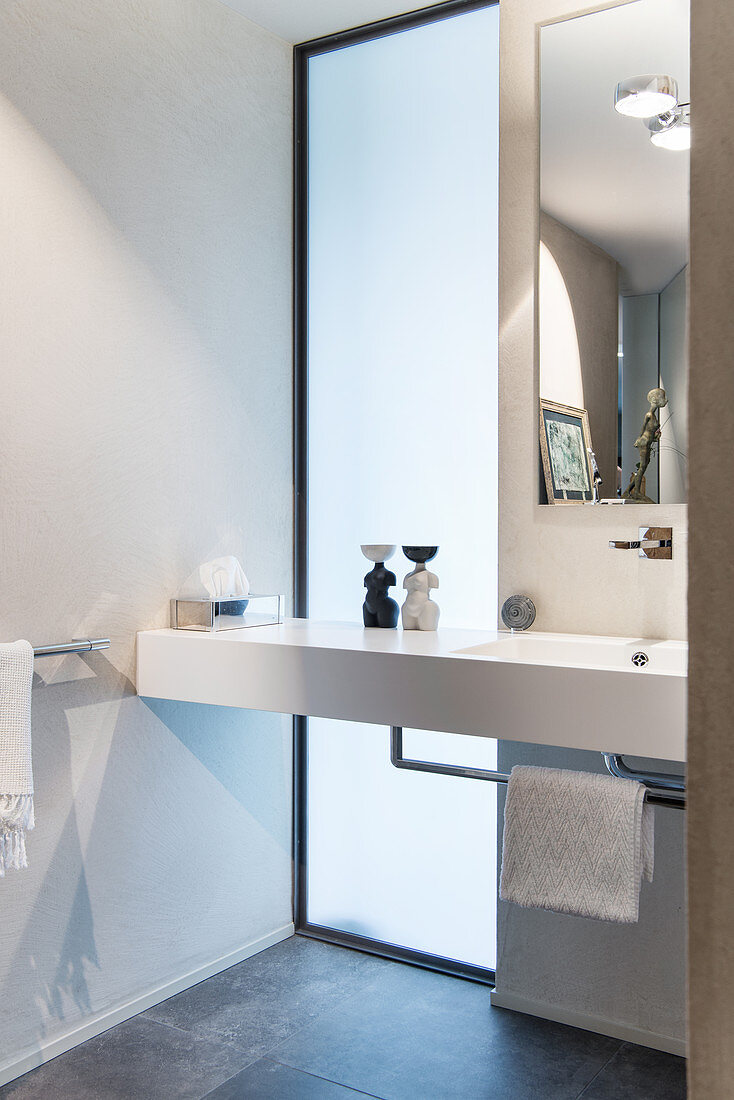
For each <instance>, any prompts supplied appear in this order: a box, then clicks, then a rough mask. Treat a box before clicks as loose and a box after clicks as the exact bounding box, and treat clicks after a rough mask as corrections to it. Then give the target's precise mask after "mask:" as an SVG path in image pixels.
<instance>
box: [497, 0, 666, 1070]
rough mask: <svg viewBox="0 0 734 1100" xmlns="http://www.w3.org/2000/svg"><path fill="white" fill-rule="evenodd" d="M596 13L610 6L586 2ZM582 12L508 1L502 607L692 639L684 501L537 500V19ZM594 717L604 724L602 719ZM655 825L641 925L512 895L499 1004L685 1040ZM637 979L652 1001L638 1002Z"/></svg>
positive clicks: (558, 622) (503, 926)
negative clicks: (621, 546) (654, 533)
mask: <svg viewBox="0 0 734 1100" xmlns="http://www.w3.org/2000/svg"><path fill="white" fill-rule="evenodd" d="M599 6H604V5H596V6H595V8H593V9H584V10H597V9H598V7H599ZM608 6H615V5H608ZM575 11H578V9H574V8H573V7H572V5H570V4H569V3H568V0H523V2H522V3H519V2H516V0H505V2H504V3H503V4H502V9H501V19H500V39H501V55H500V64H501V92H500V95H501V101H500V103H501V106H500V111H501V114H500V118H501V126H500V273H501V276H500V359H499V373H500V383H499V385H500V417H499V427H500V456H499V463H500V520H499V531H500V602H501V601H502V600H503V599H504V598H505V597H506V596H507V595H509V594H510V593H512V592H527V593H528V594H529V595H531V596H532V597H533V599H534V600H535V601H536V604H537V607H538V618H537V626H538V627H539V628H540V629H541V630H552V631H555V630H559V631H573V632H576V631H580V632H589V633H602V634H607V633H608V634H632V635H641V636H643V637H651V636H652V637H654V636H660V637H685V634H686V556H687V555H686V531H687V512H686V506H685V505H678V506H670V507H660V506H655V507H650V506H644V505H627V504H625V505H623V506H616V505H609V506H601V507H596V508H594V507H591V506H586V507H579V506H575V507H571V506H569V507H557V506H556V507H554V506H545V507H544V506H541V505H538V504H537V503H536V502H537V499H538V497H537V484H538V444H537V420H538V417H537V407H538V364H537V340H536V315H535V301H534V296H535V290H534V288H535V276H536V263H537V254H538V233H539V213H538V104H537V93H536V48H537V28H536V23H538V22H541V21H550V20H555V19H559V18H562V17H564V16H569V15H571V14H574V13H575ZM652 522H654V523H656V524H663V523H666V524H670V525H672V526H673V528H674V540H675V542H674V559H673V561H672V562H650V561H641V560H640V559H639V558H638V556H637V554H635V553H632V552H621V551H616V552H615V551H611V550H609V549H608V548H607V543H608V540H609V539H610V538H615V537H616V538H619V537H625V536H634V537H636V531H637V526H638V524H640V523H652ZM661 567H662V568H661ZM582 720H584V716H582ZM587 720H589V721H593V715H588V716H587ZM500 762H501V766H502V767H503V768H504V769H507V768H508V767H511V766H512V765H513V764H514V763H520V762H522V763H534V764H550V765H553V766H556V767H575V768H579V767H580V768H583V769H585V770H595V769H596V770H600V769H601V766H602V765H601V760H600V759H599V758H598V757H594V758H593V759H592V758H591V757H590V754H584V753H567V752H562V751H561V750H556V751H543V750H541V749H539V748H538V747H537V746H522V745H510V744H509V743H502V744H501V745H500ZM676 814H678V816H675V815H676ZM656 832H657V837H656V851H657V854H658V856H659V860H658V865H657V868H656V881H655V883H654V884H653V886H652V887H650V888H648V889H647V893H646V895H645V903H644V904H645V914H644V919H643V920H642V921H641V922H640V923H639V924H638V925H636V926H632V927H627V928H623V927H621V926H620V927H617V926H610V925H599V924H597V922H593V921H583V920H581V921H580V920H578V919H577V918H573V917H566V916H563V915H557V914H551V913H535V912H533V911H531V910H523V909H521V908H519V907H518V906H508V905H504V904H500V908H499V960H498V981H497V989H498V992H499V994H500V998H501V997H502V995H503V993H504V994H505V995H506V996H509V1000H508V1001H505V1003H510V1002H511V1001H513V1000H514V1002H515V1003H518V1002H519V1001H523V1002H524V1003H525V1004H526V1005H532V1004H533V1003H534V1004H535V1006H536V1010H537V1011H538V1012H539V1014H541V1015H542V1014H546V1015H549V1016H551V1017H554V1018H559V1019H565V1020H567V1021H568V1022H573V1023H576V1024H579V1025H581V1026H587V1027H590V1028H592V1029H594V1028H597V1029H598V1030H601V1031H604V1030H606V1031H608V1032H609V1033H611V1034H617V1035H622V1036H624V1037H626V1038H635V1039H636V1040H637V1041H640V1042H647V1043H649V1044H651V1045H658V1046H661V1047H663V1048H666V1049H670V1050H678V1051H680V1050H681V1049H682V1047H683V1042H684V1038H685V975H684V968H685V960H684V932H685V912H684V853H683V842H682V841H683V836H682V834H683V819H682V817H681V816H680V811H675V810H661V811H657V812H656ZM582 926H583V927H582ZM638 987H639V992H641V991H644V995H638ZM628 991H632V992H631V993H630V994H629V995H627V993H628ZM498 1003H503V1002H502V1000H501V999H500V1000H499V1001H498Z"/></svg>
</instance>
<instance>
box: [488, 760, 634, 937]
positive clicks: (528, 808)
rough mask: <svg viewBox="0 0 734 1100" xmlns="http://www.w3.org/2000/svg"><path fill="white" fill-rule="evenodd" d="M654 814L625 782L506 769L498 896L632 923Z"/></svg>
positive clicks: (550, 770) (577, 774) (548, 770)
mask: <svg viewBox="0 0 734 1100" xmlns="http://www.w3.org/2000/svg"><path fill="white" fill-rule="evenodd" d="M654 820H655V819H654V814H653V808H652V806H650V805H649V804H647V803H646V802H645V788H644V787H643V785H642V784H641V783H636V782H635V781H634V780H631V779H616V778H615V777H613V776H611V775H593V774H591V773H588V772H574V771H565V770H562V769H558V768H531V767H514V768H513V769H512V773H511V775H510V781H509V783H508V786H507V802H506V805H505V829H504V836H503V852H502V874H501V876H500V897H501V898H503V899H504V900H505V901H512V902H515V903H516V904H517V905H524V906H527V907H529V908H532V909H552V910H554V911H555V912H558V913H574V914H576V915H577V916H581V917H594V918H595V919H596V920H608V921H615V922H617V923H619V924H634V923H635V921H637V919H638V914H639V902H640V886H641V883H642V879H643V877H644V878H646V879H647V880H648V882H652V873H653V860H654V850H655V843H654Z"/></svg>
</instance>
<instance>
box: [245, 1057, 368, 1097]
mask: <svg viewBox="0 0 734 1100" xmlns="http://www.w3.org/2000/svg"><path fill="white" fill-rule="evenodd" d="M261 1061H263V1062H271V1063H272V1064H273V1065H274V1066H283V1067H284V1069H292V1070H293V1071H294V1073H302V1074H304V1076H305V1077H313V1078H314V1079H315V1080H317V1081H326V1082H328V1083H329V1084H330V1085H339V1087H340V1088H342V1089H349V1091H350V1092H353V1093H355V1095H356V1096H369V1097H370V1098H371V1100H386V1098H385V1097H384V1096H378V1094H377V1093H376V1092H365V1091H364V1089H356V1088H355V1087H354V1085H346V1084H345V1083H344V1081H335V1080H334V1078H333V1077H324V1076H323V1074H321V1073H311V1071H310V1070H307V1069H299V1067H298V1066H292V1065H290V1064H289V1063H288V1062H279V1061H278V1059H277V1058H268V1056H267V1055H263V1057H262V1059H261Z"/></svg>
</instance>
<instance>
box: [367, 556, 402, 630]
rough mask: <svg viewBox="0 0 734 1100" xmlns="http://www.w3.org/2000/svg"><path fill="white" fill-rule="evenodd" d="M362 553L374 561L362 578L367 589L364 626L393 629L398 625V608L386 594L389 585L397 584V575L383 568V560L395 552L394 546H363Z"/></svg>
mask: <svg viewBox="0 0 734 1100" xmlns="http://www.w3.org/2000/svg"><path fill="white" fill-rule="evenodd" d="M362 553H363V554H364V556H365V557H366V558H367V559H368V560H369V561H373V562H374V563H375V567H374V569H370V571H369V573H368V574H367V576H366V577H365V578H364V586H365V588H366V589H367V595H366V597H365V601H364V604H363V605H362V615H363V617H364V625H365V626H382V627H385V628H386V629H388V630H394V629H395V627H396V626H397V625H398V616H399V615H400V608H399V607H398V605H397V603H396V602H395V600H393V599H392V598H391V597H390V596H388V594H387V592H388V589H389V588H390V587H391V585H394V584H397V577H396V576H395V574H394V573H391V572H390V570H389V569H386V568H385V562H386V561H387V560H388V558H391V557H392V556H393V554H394V553H395V547H394V546H363V547H362Z"/></svg>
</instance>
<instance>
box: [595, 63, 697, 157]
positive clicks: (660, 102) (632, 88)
mask: <svg viewBox="0 0 734 1100" xmlns="http://www.w3.org/2000/svg"><path fill="white" fill-rule="evenodd" d="M614 109H615V111H617V112H618V113H619V114H620V115H626V116H627V117H628V118H639V119H642V120H644V122H645V124H646V126H647V128H648V130H649V132H650V141H651V142H652V143H653V145H657V146H658V148H660V149H673V150H678V149H690V147H691V105H690V103H679V102H678V82H677V81H676V80H675V79H674V78H673V77H672V76H655V75H648V76H631V77H629V78H628V79H627V80H621V81H620V82H619V84H618V85H617V87H616V88H615V90H614Z"/></svg>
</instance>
